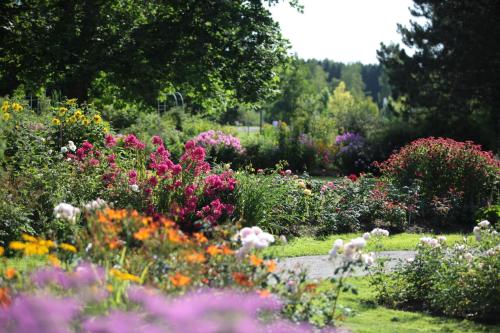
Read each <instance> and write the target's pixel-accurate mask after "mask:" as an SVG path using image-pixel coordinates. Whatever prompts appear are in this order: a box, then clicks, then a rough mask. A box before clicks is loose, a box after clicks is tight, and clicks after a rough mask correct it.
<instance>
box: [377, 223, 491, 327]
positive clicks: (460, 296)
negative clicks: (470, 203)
mask: <svg viewBox="0 0 500 333" xmlns="http://www.w3.org/2000/svg"><path fill="white" fill-rule="evenodd" d="M474 233H475V235H476V238H477V241H472V242H470V241H469V242H467V241H466V240H464V242H462V243H459V244H455V245H454V246H448V245H447V244H446V240H445V238H439V237H438V239H432V238H422V242H421V244H420V245H418V248H417V250H418V251H417V252H416V256H415V259H414V260H412V261H410V262H408V263H406V264H405V265H400V266H399V267H398V268H397V269H396V271H395V272H394V273H393V274H391V275H389V276H386V275H383V273H379V274H377V275H375V277H374V279H373V284H374V286H375V287H376V288H377V290H378V300H379V301H380V302H381V303H383V304H385V305H388V306H391V307H397V308H402V309H411V310H420V311H429V312H432V313H436V314H444V315H447V316H452V317H461V318H467V319H473V320H482V321H494V322H498V321H499V317H498V311H499V308H498V304H500V285H499V284H498V276H499V274H500V255H499V254H500V245H499V242H500V236H499V235H498V234H497V233H496V232H495V231H494V230H493V228H491V227H488V226H486V225H484V224H483V226H478V227H476V228H475V232H474Z"/></svg>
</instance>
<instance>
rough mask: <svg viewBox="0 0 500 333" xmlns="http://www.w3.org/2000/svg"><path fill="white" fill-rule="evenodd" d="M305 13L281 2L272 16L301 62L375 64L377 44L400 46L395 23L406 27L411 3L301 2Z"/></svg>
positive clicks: (400, 0) (374, 0)
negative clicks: (322, 60)
mask: <svg viewBox="0 0 500 333" xmlns="http://www.w3.org/2000/svg"><path fill="white" fill-rule="evenodd" d="M300 3H301V4H302V5H303V6H304V13H303V14H301V13H299V12H298V11H297V10H296V9H294V8H291V7H290V6H289V5H288V2H287V1H286V2H280V3H279V4H278V5H276V6H274V7H272V8H271V13H272V14H273V17H274V19H275V20H276V21H278V22H279V23H280V26H281V31H282V33H283V35H284V37H285V38H287V39H288V40H289V41H290V43H291V46H292V49H291V53H297V55H298V56H299V57H301V58H304V59H309V58H316V59H324V58H329V59H332V60H335V61H340V62H346V63H347V62H357V61H360V62H362V63H364V64H369V63H377V62H378V60H377V57H376V51H377V49H378V48H379V46H380V42H384V43H386V44H387V43H390V42H396V43H400V44H401V38H400V36H399V34H398V33H397V30H396V29H397V27H396V24H397V23H402V24H403V25H408V23H409V22H410V18H411V15H410V11H409V10H408V8H409V7H411V5H412V0H300Z"/></svg>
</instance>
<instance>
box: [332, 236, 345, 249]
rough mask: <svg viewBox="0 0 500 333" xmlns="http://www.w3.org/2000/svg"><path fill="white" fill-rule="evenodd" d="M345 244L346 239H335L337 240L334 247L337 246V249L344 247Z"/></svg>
mask: <svg viewBox="0 0 500 333" xmlns="http://www.w3.org/2000/svg"><path fill="white" fill-rule="evenodd" d="M343 245H344V241H343V240H342V239H340V238H339V239H337V240H335V242H333V247H334V248H337V249H338V248H340V247H342V246H343Z"/></svg>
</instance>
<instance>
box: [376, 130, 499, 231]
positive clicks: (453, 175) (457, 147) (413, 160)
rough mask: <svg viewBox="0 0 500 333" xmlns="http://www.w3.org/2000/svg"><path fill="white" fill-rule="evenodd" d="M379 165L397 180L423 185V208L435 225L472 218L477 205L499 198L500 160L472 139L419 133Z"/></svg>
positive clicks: (483, 204) (423, 213)
mask: <svg viewBox="0 0 500 333" xmlns="http://www.w3.org/2000/svg"><path fill="white" fill-rule="evenodd" d="M379 166H380V169H381V172H382V173H383V174H384V175H385V176H387V177H389V178H391V179H393V180H394V182H395V183H396V184H397V185H398V186H412V185H413V184H418V185H419V187H420V190H419V196H420V198H421V200H422V203H421V209H420V211H419V213H420V214H421V216H422V217H423V218H426V219H429V220H431V221H432V222H434V223H438V224H436V225H439V224H443V223H444V222H446V221H448V222H449V223H453V222H454V223H461V224H462V225H464V224H467V223H468V222H469V221H471V219H472V218H473V214H474V213H475V211H476V210H477V209H478V208H480V207H483V206H485V205H487V204H488V203H491V202H496V200H498V195H499V182H500V178H499V175H500V174H499V168H500V163H499V161H498V160H496V159H495V158H494V157H493V155H492V154H491V153H489V152H485V151H482V150H481V148H480V146H478V145H475V144H473V143H472V142H457V141H454V140H452V139H443V138H437V139H435V138H427V139H419V140H416V141H413V142H412V143H411V144H409V145H407V146H405V147H404V148H402V149H401V150H400V151H399V152H397V153H394V154H393V155H391V157H390V158H389V159H388V160H387V161H385V162H383V163H381V164H380V165H379Z"/></svg>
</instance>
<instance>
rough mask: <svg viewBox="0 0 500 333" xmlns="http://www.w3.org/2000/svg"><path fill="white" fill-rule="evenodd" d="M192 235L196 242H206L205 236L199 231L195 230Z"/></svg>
mask: <svg viewBox="0 0 500 333" xmlns="http://www.w3.org/2000/svg"><path fill="white" fill-rule="evenodd" d="M193 236H194V239H195V240H196V243H198V244H203V243H206V242H208V239H207V237H205V235H204V234H203V233H201V232H195V233H194V234H193Z"/></svg>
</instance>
